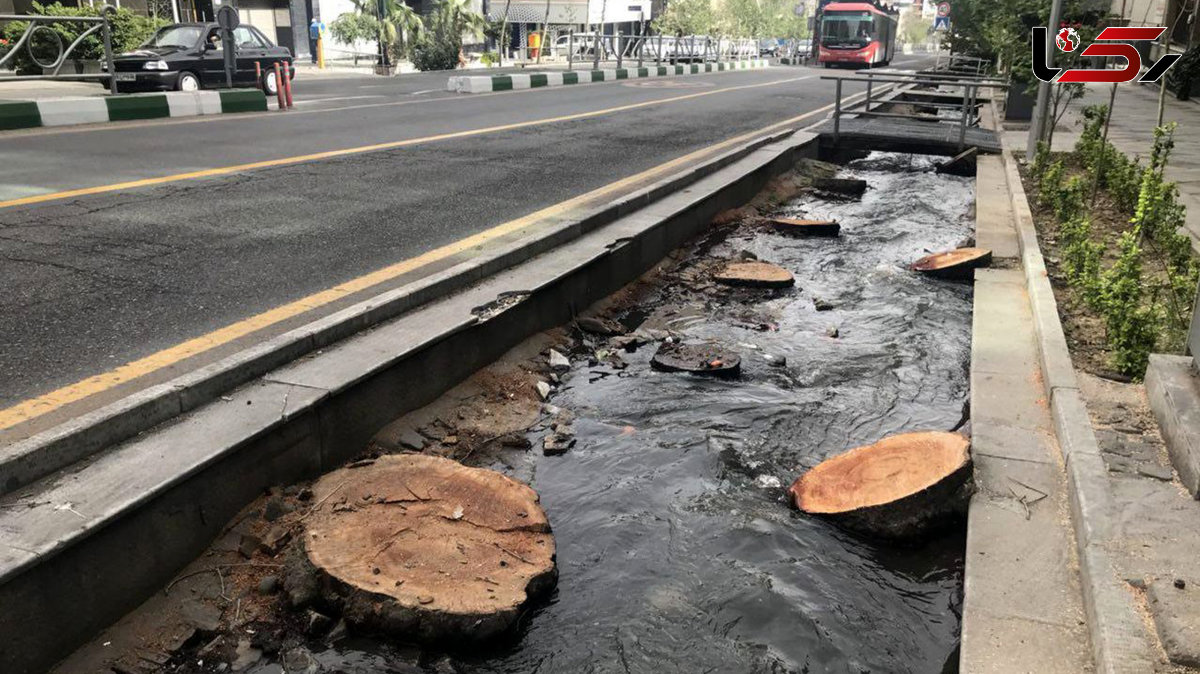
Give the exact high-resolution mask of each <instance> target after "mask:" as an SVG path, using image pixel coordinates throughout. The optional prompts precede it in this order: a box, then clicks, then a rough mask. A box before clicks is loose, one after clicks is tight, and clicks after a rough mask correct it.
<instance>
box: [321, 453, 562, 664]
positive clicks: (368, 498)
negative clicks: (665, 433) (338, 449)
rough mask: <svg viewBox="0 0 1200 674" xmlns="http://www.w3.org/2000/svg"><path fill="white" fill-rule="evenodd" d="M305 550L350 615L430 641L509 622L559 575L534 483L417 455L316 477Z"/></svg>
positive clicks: (481, 636) (377, 628) (472, 634)
mask: <svg viewBox="0 0 1200 674" xmlns="http://www.w3.org/2000/svg"><path fill="white" fill-rule="evenodd" d="M313 497H314V500H315V503H317V504H319V506H318V507H316V508H315V509H314V512H313V513H312V514H311V515H309V516H308V517H307V519H306V520H305V522H304V525H305V530H304V538H303V541H304V552H305V554H306V558H307V562H308V563H309V564H311V567H312V569H311V570H310V571H315V576H316V579H317V584H318V585H319V587H320V594H321V597H322V598H323V599H324V600H325V602H326V603H327V604H330V605H332V606H334V607H338V608H340V609H341V611H342V615H343V617H345V619H346V621H347V622H348V623H350V624H351V625H353V626H355V627H358V628H361V629H364V630H367V631H370V632H376V633H382V634H387V635H392V636H395V637H399V638H402V639H406V640H415V641H421V642H426V643H436V642H446V641H453V642H462V641H468V642H477V641H481V640H485V639H489V638H492V637H495V636H497V635H500V634H502V633H504V632H506V631H508V630H510V629H511V628H512V627H513V626H514V625H515V624H516V623H517V620H518V618H519V617H520V615H521V613H522V612H523V608H524V606H525V605H526V603H527V602H528V601H529V600H530V599H532V598H534V597H536V596H538V595H542V594H545V593H546V592H548V591H549V590H550V589H551V588H553V586H554V584H555V581H556V580H557V577H558V575H557V570H556V567H555V562H554V537H553V536H552V535H551V534H550V524H549V522H548V521H547V519H546V513H545V512H544V511H543V510H542V508H541V506H540V505H539V504H538V495H537V493H536V492H534V491H533V489H530V488H529V487H528V486H526V485H524V484H521V483H520V482H517V481H516V480H513V479H511V478H509V477H506V476H504V475H501V474H500V473H497V472H494V471H490V470H483V469H479V468H468V467H466V466H463V465H462V464H460V463H458V462H457V461H451V460H449V459H443V458H439V457H435V456H426V455H422V454H402V455H395V456H384V457H380V458H379V459H377V460H376V461H375V462H374V463H372V464H370V465H368V466H364V467H359V468H343V469H341V470H337V471H334V472H332V473H329V474H328V475H326V476H325V477H323V478H321V479H320V481H318V482H317V483H316V485H314V487H313Z"/></svg>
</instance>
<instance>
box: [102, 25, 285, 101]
mask: <svg viewBox="0 0 1200 674" xmlns="http://www.w3.org/2000/svg"><path fill="white" fill-rule="evenodd" d="M221 36H222V31H221V28H220V26H218V25H217V24H215V23H176V24H171V25H169V26H163V27H162V28H160V29H159V30H158V32H156V33H155V34H154V36H153V37H151V38H150V39H149V40H147V41H146V42H145V43H144V44H143V45H142V46H141V47H138V48H137V49H135V50H134V51H131V52H125V53H124V54H121V55H119V56H117V57H115V58H114V59H113V66H114V68H115V70H116V78H117V91H120V92H122V93H124V92H130V91H163V90H171V91H196V90H198V89H202V88H203V89H210V88H218V87H224V86H225V53H224V45H222V40H221ZM233 40H234V42H235V43H237V48H236V53H237V69H236V70H235V71H234V73H233V86H235V87H258V86H261V87H262V88H263V89H265V90H266V92H267V93H268V94H270V95H274V94H275V92H276V82H275V71H274V67H273V66H274V64H275V63H279V67H280V69H281V72H282V68H285V67H286V68H289V69H290V73H291V75H292V76H293V77H294V76H295V74H296V70H295V67H294V66H293V65H292V52H291V51H290V50H288V49H287V48H286V47H276V46H275V45H274V44H272V43H271V41H270V40H268V39H267V38H266V36H265V35H263V34H262V32H261V31H259V30H258V29H257V28H255V27H254V26H250V25H241V26H238V27H237V28H235V29H234V30H233ZM255 63H258V64H259V66H260V67H261V70H262V81H261V82H260V81H259V80H258V75H257V72H256V70H255ZM107 85H108V82H107V81H105V86H107Z"/></svg>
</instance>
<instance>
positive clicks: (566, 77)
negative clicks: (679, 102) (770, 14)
mask: <svg viewBox="0 0 1200 674" xmlns="http://www.w3.org/2000/svg"><path fill="white" fill-rule="evenodd" d="M766 67H767V61H766V59H750V60H747V61H720V62H717V63H689V64H677V65H666V66H643V67H640V68H639V67H636V66H635V67H633V68H610V69H607V70H571V71H563V72H545V73H529V74H513V75H483V76H478V75H457V76H455V77H451V78H450V79H449V81H447V82H446V91H456V92H458V93H461V94H480V93H486V92H491V91H510V90H513V89H537V88H539V87H561V86H568V85H572V84H591V83H593V82H612V81H615V80H634V79H643V78H648V77H672V76H680V75H699V74H704V73H717V72H726V71H733V70H746V69H749V68H766Z"/></svg>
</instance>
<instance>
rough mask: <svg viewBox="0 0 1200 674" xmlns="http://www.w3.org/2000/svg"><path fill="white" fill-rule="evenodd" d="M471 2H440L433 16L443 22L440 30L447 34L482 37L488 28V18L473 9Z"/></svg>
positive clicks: (451, 0)
mask: <svg viewBox="0 0 1200 674" xmlns="http://www.w3.org/2000/svg"><path fill="white" fill-rule="evenodd" d="M470 2H471V0H440V2H438V3H437V9H436V10H434V13H433V16H434V17H436V20H438V21H441V22H442V25H441V26H440V28H442V29H443V30H445V31H446V32H447V34H453V35H458V36H461V35H463V34H468V35H471V36H474V37H482V36H483V31H484V29H485V28H487V17H486V16H484V15H483V14H480V13H479V12H476V11H475V10H473V9H471V5H470Z"/></svg>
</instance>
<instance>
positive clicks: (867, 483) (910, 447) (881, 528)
mask: <svg viewBox="0 0 1200 674" xmlns="http://www.w3.org/2000/svg"><path fill="white" fill-rule="evenodd" d="M970 444H971V443H970V441H969V440H967V438H965V437H963V436H962V435H959V434H958V433H945V432H941V431H930V432H923V433H904V434H901V435H893V436H891V437H887V438H884V439H882V440H880V441H879V442H876V443H875V444H873V445H866V446H864V447H857V448H855V449H852V450H850V451H848V452H845V453H843V454H839V455H837V456H835V457H833V458H831V459H827V460H825V461H823V462H821V463H820V464H818V465H817V466H816V467H814V468H812V469H811V470H809V471H808V472H807V473H805V474H804V475H802V476H801V477H800V478H799V479H797V480H796V481H795V482H794V483H793V484H792V486H791V487H790V488H789V489H788V493H789V494H790V495H791V497H792V499H793V502H794V503H795V505H796V507H797V508H799V509H800V510H803V511H804V512H806V513H810V514H813V515H821V516H824V517H828V518H829V519H831V520H833V521H834V522H836V523H838V524H841V525H843V526H845V527H847V528H849V529H854V530H857V531H864V532H867V533H871V534H875V535H878V536H884V537H887V538H908V537H911V536H916V535H918V534H920V533H922V532H924V531H926V530H928V529H930V528H931V527H933V526H934V525H937V524H940V523H942V522H944V521H945V520H947V519H949V518H950V517H951V516H953V515H956V514H961V513H963V512H964V511H965V508H966V505H967V502H968V500H969V498H970V494H971V491H972V481H971V475H972V464H971V455H970V451H969V448H970Z"/></svg>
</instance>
